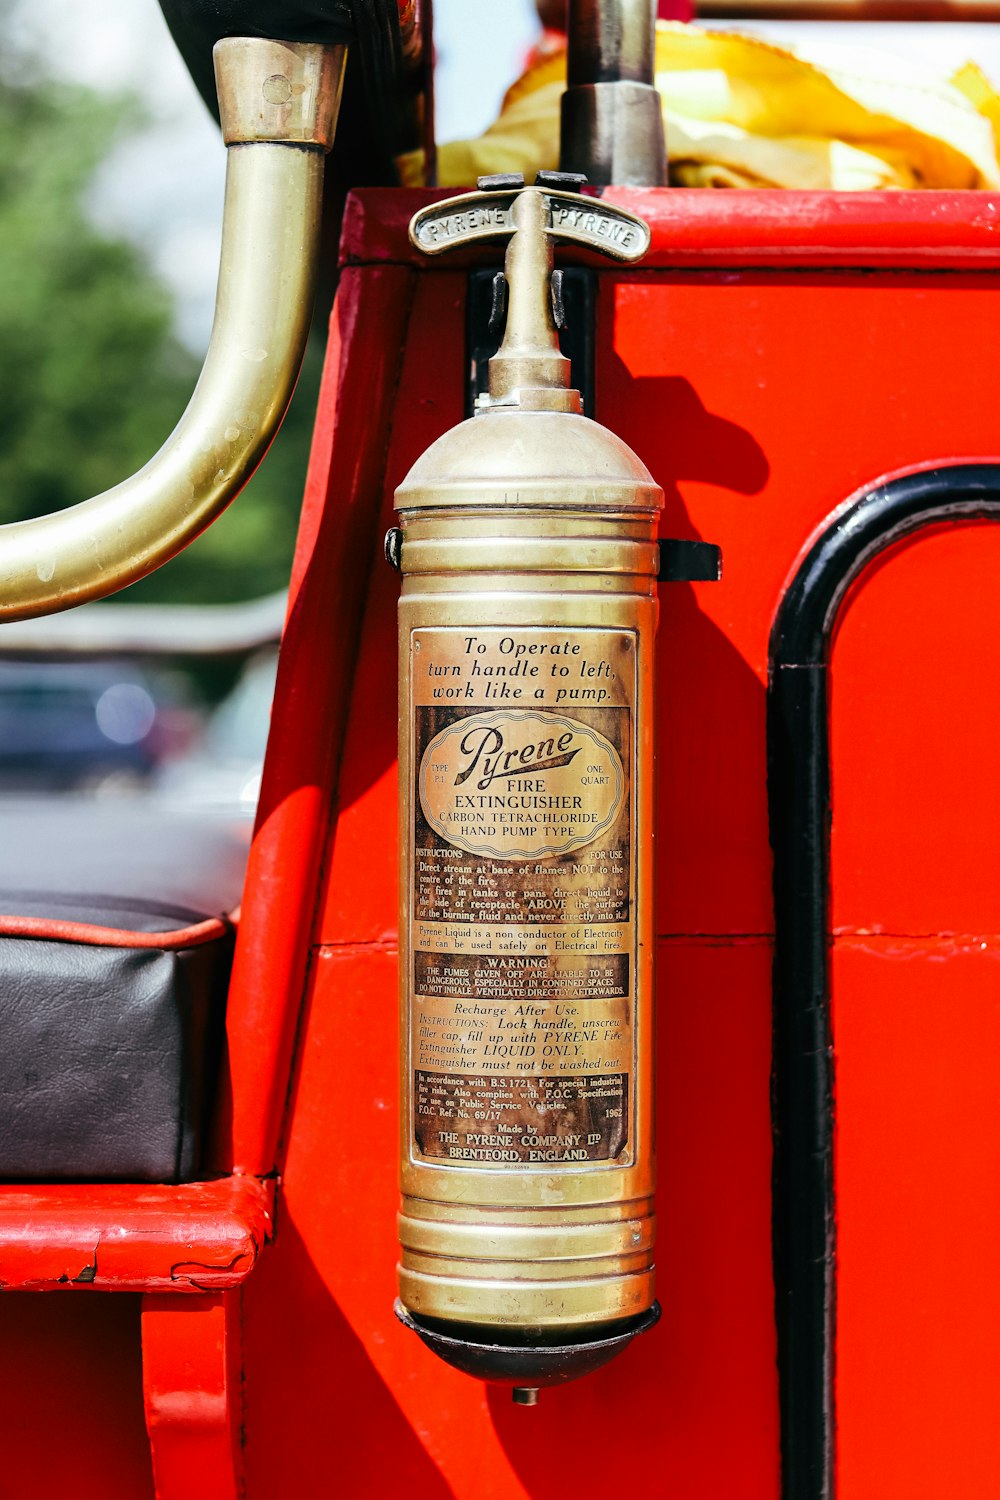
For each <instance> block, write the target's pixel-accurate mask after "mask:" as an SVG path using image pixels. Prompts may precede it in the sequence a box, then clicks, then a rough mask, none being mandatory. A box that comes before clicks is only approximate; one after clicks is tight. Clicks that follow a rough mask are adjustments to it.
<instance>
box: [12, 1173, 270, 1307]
mask: <svg viewBox="0 0 1000 1500" xmlns="http://www.w3.org/2000/svg"><path fill="white" fill-rule="evenodd" d="M272 1200H273V1185H272V1184H271V1183H269V1182H261V1181H259V1180H258V1179H257V1178H255V1177H224V1178H221V1179H219V1180H218V1181H215V1182H195V1183H182V1184H180V1185H179V1186H176V1187H170V1186H164V1185H159V1184H153V1185H150V1186H146V1185H138V1186H131V1185H121V1184H117V1183H79V1184H78V1183H53V1184H51V1185H48V1184H44V1185H41V1186H33V1185H29V1186H24V1187H22V1186H18V1185H8V1186H5V1187H3V1188H0V1288H2V1290H4V1291H22V1292H25V1291H29V1292H48V1291H54V1290H57V1289H61V1288H72V1289H87V1288H90V1289H92V1290H96V1291H105V1292H147V1291H154V1292H167V1291H169V1292H206V1291H208V1292H221V1291H228V1290H230V1289H232V1288H234V1287H238V1286H240V1285H241V1284H242V1282H244V1281H245V1280H246V1278H247V1277H248V1276H249V1274H250V1272H251V1271H252V1270H253V1268H254V1266H255V1265H256V1263H257V1259H258V1256H259V1255H260V1252H261V1250H262V1249H263V1247H264V1244H265V1242H266V1240H268V1239H269V1238H270V1236H271V1234H272V1222H273V1221H272Z"/></svg>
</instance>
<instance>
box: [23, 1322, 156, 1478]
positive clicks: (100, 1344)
mask: <svg viewBox="0 0 1000 1500" xmlns="http://www.w3.org/2000/svg"><path fill="white" fill-rule="evenodd" d="M178 1300H181V1299H178ZM139 1303H140V1299H139V1298H138V1297H130V1296H123V1297H36V1296H33V1295H29V1294H27V1293H19V1292H4V1294H3V1296H2V1297H0V1345H2V1348H3V1358H2V1359H0V1411H2V1412H3V1421H2V1431H3V1463H2V1467H0V1495H2V1496H3V1500H22V1497H25V1496H32V1497H35V1496H37V1497H38V1500H66V1497H67V1496H72V1497H73V1500H153V1473H152V1469H151V1467H150V1459H149V1440H148V1438H147V1436H146V1427H145V1423H144V1421H143V1408H142V1371H141V1365H140V1344H139Z"/></svg>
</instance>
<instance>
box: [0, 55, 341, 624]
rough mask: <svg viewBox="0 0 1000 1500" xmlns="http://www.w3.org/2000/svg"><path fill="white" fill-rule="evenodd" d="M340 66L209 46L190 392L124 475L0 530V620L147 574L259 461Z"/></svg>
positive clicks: (294, 313) (286, 388) (302, 334)
mask: <svg viewBox="0 0 1000 1500" xmlns="http://www.w3.org/2000/svg"><path fill="white" fill-rule="evenodd" d="M343 63H344V48H342V47H319V46H309V45H304V44H291V43H283V42H268V41H255V40H250V39H246V38H237V39H233V40H229V41H224V42H220V43H219V45H218V47H217V48H216V74H217V78H218V84H219V99H220V104H221V106H222V111H223V134H224V136H225V139H226V141H227V143H228V145H229V155H228V163H227V169H226V200H225V215H224V221H223V231H222V256H221V264H220V268H219V286H218V293H217V296H216V307H215V322H214V325H213V328H212V338H211V343H210V345H209V349H208V354H207V356H206V359H205V365H204V368H203V370H202V373H201V377H200V379H199V381H198V384H197V386H196V387H195V391H194V394H193V396H192V397H191V401H190V403H189V404H188V407H187V410H186V411H185V412H184V414H183V416H182V417H181V419H180V421H179V423H178V425H177V427H176V428H175V429H174V431H173V433H172V434H171V436H170V437H169V438H168V439H167V441H166V442H165V443H164V445H163V447H162V448H161V449H160V451H159V452H158V453H157V454H156V455H155V456H154V457H153V458H152V459H150V461H149V463H148V464H146V466H145V467H144V468H143V469H140V470H139V472H138V473H137V474H133V475H132V477H131V478H130V479H126V480H125V481H124V482H123V483H122V484H118V485H116V486H115V487H114V489H110V490H106V491H105V492H104V494H102V495H96V496H94V498H93V499H91V500H84V501H83V502H82V503H81V504H79V505H73V506H70V507H69V508H68V509H66V510H62V511H56V512H54V513H53V514H52V515H48V516H39V517H37V518H36V519H33V520H30V521H17V522H14V523H13V524H11V525H7V526H0V620H17V619H27V618H30V617H32V616H34V615H41V614H49V613H54V612H55V611H57V610H62V609H69V608H70V607H71V606H72V605H75V604H82V603H83V602H84V601H85V600H88V599H98V598H102V597H103V596H105V595H107V594H111V593H113V592H114V591H115V590H116V589H120V588H124V587H125V586H126V585H127V584H129V583H134V582H135V581H136V580H137V579H139V578H142V577H144V576H145V575H146V574H147V573H151V572H152V571H153V569H154V568H157V567H159V566H160V564H161V563H164V562H166V561H167V560H168V559H169V558H171V557H173V556H175V554H176V553H178V552H179V551H181V549H182V548H183V547H185V546H186V545H187V544H188V542H191V541H193V540H194V538H195V537H196V536H197V535H198V534H199V533H200V532H202V531H204V529H205V527H206V526H208V525H209V524H210V523H211V522H212V521H214V520H215V518H216V517H217V516H218V515H219V514H220V513H221V512H222V511H223V510H224V509H225V507H226V506H227V505H228V504H229V502H230V501H231V500H232V499H233V498H234V496H235V495H236V494H238V492H239V491H240V490H241V489H242V488H243V486H244V485H245V484H246V482H247V480H248V479H249V478H250V476H251V475H252V474H253V472H254V470H255V469H256V468H257V465H258V464H259V463H260V461H261V459H262V458H263V456H264V454H265V453H266V452H267V449H268V447H269V445H270V443H271V440H272V438H273V437H274V434H275V433H276V432H277V430H278V426H279V425H280V423H281V419H282V417H283V416H284V414H285V411H286V409H287V406H288V403H289V401H290V400H291V396H292V392H293V390H294V388H295V382H296V379H297V378H298V373H299V367H300V365H301V362H302V354H303V351H304V349H305V342H306V337H307V335H308V332H309V321H310V315H311V311H312V299H313V289H314V282H315V269H316V256H317V248H318V240H319V221H320V207H321V202H320V200H321V194H322V186H323V164H324V152H325V151H326V150H328V149H329V146H330V144H331V142H332V139H333V129H334V125H335V122H336V117H337V108H338V106H339V102H340V87H341V81H342V77H343ZM98 378H99V377H98Z"/></svg>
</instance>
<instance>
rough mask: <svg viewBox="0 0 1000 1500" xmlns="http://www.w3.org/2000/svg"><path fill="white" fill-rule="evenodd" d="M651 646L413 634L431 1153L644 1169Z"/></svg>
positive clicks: (425, 1110) (416, 1047)
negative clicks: (638, 754)
mask: <svg viewBox="0 0 1000 1500" xmlns="http://www.w3.org/2000/svg"><path fill="white" fill-rule="evenodd" d="M636 650H637V637H636V635H635V633H634V632H632V631H623V630H595V629H589V628H588V629H580V630H568V631H566V630H562V631H561V630H554V629H547V628H518V629H511V630H503V629H496V628H484V629H478V630H477V629H428V630H415V631H413V632H412V634H411V652H410V688H411V703H412V705H413V707H412V714H413V719H412V724H411V729H410V733H411V742H410V746H411V765H412V767H413V775H414V780H415V786H414V793H415V795H414V798H413V809H414V816H413V826H412V829H411V834H410V837H411V848H410V868H411V881H412V888H411V892H410V913H411V916H410V923H411V934H410V935H411V950H412V954H413V959H412V969H411V973H410V976H409V977H410V1059H411V1067H412V1069H413V1091H412V1097H413V1120H412V1125H413V1132H412V1140H413V1150H414V1156H415V1159H416V1160H433V1161H435V1162H436V1163H439V1164H448V1165H453V1166H462V1165H466V1164H468V1165H472V1164H475V1165H476V1166H483V1165H491V1164H492V1165H499V1166H510V1165H512V1164H514V1165H519V1166H525V1167H531V1166H535V1167H539V1168H541V1167H544V1168H546V1169H549V1168H550V1167H551V1166H552V1165H553V1164H558V1163H573V1162H578V1161H608V1162H615V1163H617V1164H620V1165H621V1164H628V1163H629V1162H630V1161H631V1159H632V1158H631V1141H630V1137H631V1108H632V1104H633V1070H634V1036H633V1006H634V983H635V926H634V899H635V891H634V881H635V876H634V865H635V856H634V847H633V828H632V824H633V806H632V804H633V795H634V793H633V785H632V769H631V768H632V758H633V745H634V735H635V724H634V719H633V715H634V706H635V691H636Z"/></svg>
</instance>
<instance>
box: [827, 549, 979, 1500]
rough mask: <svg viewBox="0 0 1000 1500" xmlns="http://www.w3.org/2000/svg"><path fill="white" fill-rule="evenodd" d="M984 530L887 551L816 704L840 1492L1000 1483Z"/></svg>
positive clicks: (933, 1493) (854, 606) (863, 590)
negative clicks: (821, 729) (821, 711)
mask: <svg viewBox="0 0 1000 1500" xmlns="http://www.w3.org/2000/svg"><path fill="white" fill-rule="evenodd" d="M998 570H1000V534H998V532H997V529H996V527H993V526H985V525H979V526H964V527H960V528H958V529H954V530H950V531H942V532H938V533H937V534H930V535H924V536H922V537H921V538H920V539H919V540H916V541H913V542H911V543H909V544H908V545H905V546H903V547H901V548H898V549H896V551H895V552H894V553H892V554H890V555H888V556H887V557H886V558H885V560H884V561H883V562H882V564H881V565H880V566H879V567H878V568H877V569H875V570H873V571H872V572H871V573H869V574H868V575H867V576H866V577H865V578H864V579H863V581H862V583H861V586H860V588H859V590H858V592H857V594H856V596H855V598H854V599H853V600H852V601H851V603H850V605H849V608H848V610H847V612H846V615H845V617H844V622H843V625H842V627H841V630H840V633H839V636H838V640H837V644H836V649H835V654H834V674H833V684H834V685H833V697H832V705H831V710H832V725H831V736H832V770H833V805H834V822H833V870H834V913H833V915H834V923H835V926H836V927H837V928H838V929H839V930H840V932H841V933H842V934H843V935H842V937H841V938H840V939H839V941H838V943H837V945H836V948H835V956H834V967H833V1004H834V1010H833V1024H834V1044H835V1050H836V1058H837V1135H836V1184H837V1208H838V1253H837V1261H838V1297H837V1322H838V1334H837V1356H836V1372H837V1432H838V1458H839V1480H840V1493H841V1495H842V1496H844V1497H845V1500H867V1497H869V1496H870V1497H872V1500H875V1497H876V1496H878V1497H882V1496H884V1495H886V1494H899V1495H903V1494H905V1495H906V1496H907V1497H908V1500H910V1497H913V1500H931V1497H935V1500H936V1497H938V1496H940V1495H942V1494H948V1495H949V1496H954V1497H956V1500H979V1497H981V1496H984V1495H990V1494H993V1493H995V1492H996V1491H997V1488H998V1486H1000V1430H998V1426H997V1422H996V1412H995V1407H996V1393H997V1382H998V1378H1000V1361H998V1355H997V1349H998V1347H1000V1294H998V1284H1000V1282H998V1276H997V1270H998V1260H997V1253H996V1245H997V1241H998V1237H1000V1203H998V1199H997V1194H996V1192H995V1190H994V1187H995V1183H996V1180H997V1176H998V1172H1000V1137H998V1130H997V1088H996V1075H997V1059H998V1057H1000V1007H998V1005H997V993H998V989H997V986H998V979H1000V969H998V961H1000V887H998V882H997V860H996V851H997V848H998V847H1000V798H998V795H997V771H996V756H997V748H996V747H997V703H998V702H1000V694H998V689H1000V661H998V659H997V652H996V649H995V634H996V622H995V618H994V616H995V599H996V579H997V576H998Z"/></svg>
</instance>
